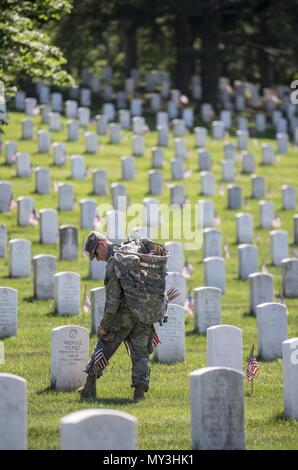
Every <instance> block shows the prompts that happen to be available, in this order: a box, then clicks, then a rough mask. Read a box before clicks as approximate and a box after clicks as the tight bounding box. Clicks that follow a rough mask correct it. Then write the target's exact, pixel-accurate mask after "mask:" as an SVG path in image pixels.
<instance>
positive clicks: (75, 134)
mask: <svg viewBox="0 0 298 470" xmlns="http://www.w3.org/2000/svg"><path fill="white" fill-rule="evenodd" d="M78 138H79V123H78V121H75V120H73V119H71V120H69V121H67V140H68V141H69V142H74V141H76V140H78Z"/></svg>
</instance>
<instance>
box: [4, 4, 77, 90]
mask: <svg viewBox="0 0 298 470" xmlns="http://www.w3.org/2000/svg"><path fill="white" fill-rule="evenodd" d="M70 10H71V1H70V0H59V1H57V0H35V1H34V2H29V1H19V0H1V6H0V81H1V82H2V83H3V84H4V86H5V91H6V93H7V94H13V93H14V92H15V90H16V84H17V81H18V79H20V78H24V77H25V76H30V77H32V78H35V79H38V80H44V81H47V82H49V83H55V84H57V85H74V80H73V78H72V77H71V76H70V75H69V74H68V73H67V72H66V71H65V70H64V69H63V65H64V64H65V62H66V59H65V58H64V57H63V54H62V52H61V51H60V49H59V48H58V47H56V46H54V45H53V44H52V42H51V38H50V35H49V34H48V33H47V32H46V30H45V25H46V24H47V23H48V22H49V21H57V20H58V19H59V18H60V16H61V14H62V12H70Z"/></svg>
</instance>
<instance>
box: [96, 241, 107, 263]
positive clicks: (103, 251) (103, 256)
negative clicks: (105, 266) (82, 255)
mask: <svg viewBox="0 0 298 470" xmlns="http://www.w3.org/2000/svg"><path fill="white" fill-rule="evenodd" d="M108 256H109V251H108V247H107V244H106V242H105V241H99V242H98V244H97V248H96V252H95V258H96V259H97V261H107V259H108Z"/></svg>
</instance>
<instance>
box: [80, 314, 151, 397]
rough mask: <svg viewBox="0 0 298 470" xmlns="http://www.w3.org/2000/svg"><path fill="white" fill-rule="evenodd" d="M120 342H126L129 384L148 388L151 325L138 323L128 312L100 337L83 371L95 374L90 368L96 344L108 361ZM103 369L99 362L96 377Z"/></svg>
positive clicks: (120, 316)
mask: <svg viewBox="0 0 298 470" xmlns="http://www.w3.org/2000/svg"><path fill="white" fill-rule="evenodd" d="M122 342H125V343H126V346H127V349H128V352H129V355H130V358H131V362H132V385H131V386H132V387H136V386H137V385H141V384H143V385H145V386H146V389H147V390H149V378H150V358H149V354H151V353H152V326H150V325H144V324H142V323H139V322H138V321H137V320H135V319H134V317H133V316H132V314H131V313H130V312H125V314H124V315H119V317H118V318H117V320H116V321H115V322H114V323H113V324H112V325H111V326H110V328H109V331H108V333H107V334H106V335H103V336H101V337H100V339H99V341H98V343H97V345H96V347H95V350H94V353H93V355H92V357H91V360H90V361H89V363H88V365H87V367H86V369H85V372H87V373H88V374H89V375H95V372H94V371H93V370H92V358H93V357H94V354H95V351H96V349H98V346H100V349H102V351H103V353H104V357H105V359H106V360H107V361H109V359H110V358H111V357H112V356H113V354H114V353H115V352H116V351H117V349H118V348H119V346H120V344H121V343H122ZM104 369H105V366H104V365H103V364H102V363H101V366H100V367H99V368H97V371H96V375H97V378H99V377H101V375H102V373H103V370H104Z"/></svg>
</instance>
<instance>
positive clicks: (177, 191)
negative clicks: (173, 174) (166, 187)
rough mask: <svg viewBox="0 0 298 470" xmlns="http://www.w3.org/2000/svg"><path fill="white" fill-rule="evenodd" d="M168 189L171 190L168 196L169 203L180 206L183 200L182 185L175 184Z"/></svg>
mask: <svg viewBox="0 0 298 470" xmlns="http://www.w3.org/2000/svg"><path fill="white" fill-rule="evenodd" d="M170 191H171V197H170V201H171V204H177V205H179V206H182V205H183V204H184V202H185V194H184V186H181V185H179V184H175V185H173V186H172V187H171V188H170Z"/></svg>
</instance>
